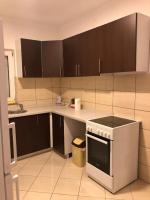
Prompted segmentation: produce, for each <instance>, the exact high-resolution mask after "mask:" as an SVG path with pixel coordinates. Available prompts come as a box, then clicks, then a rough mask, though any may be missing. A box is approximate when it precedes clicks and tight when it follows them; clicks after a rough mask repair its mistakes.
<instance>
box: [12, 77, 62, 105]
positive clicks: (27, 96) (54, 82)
mask: <svg viewBox="0 0 150 200" xmlns="http://www.w3.org/2000/svg"><path fill="white" fill-rule="evenodd" d="M15 80H16V100H17V102H19V103H22V104H23V105H24V106H25V107H34V106H47V105H51V104H52V103H54V102H55V101H56V96H58V95H59V94H60V88H59V86H60V79H59V78H16V79H15Z"/></svg>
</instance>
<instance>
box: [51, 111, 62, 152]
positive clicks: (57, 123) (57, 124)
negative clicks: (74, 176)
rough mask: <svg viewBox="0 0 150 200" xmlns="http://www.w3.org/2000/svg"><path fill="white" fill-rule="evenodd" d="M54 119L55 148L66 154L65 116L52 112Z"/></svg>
mask: <svg viewBox="0 0 150 200" xmlns="http://www.w3.org/2000/svg"><path fill="white" fill-rule="evenodd" d="M52 119H53V122H52V124H53V148H54V150H56V151H57V152H59V153H61V154H64V152H65V148H64V117H63V116H61V115H58V114H54V113H53V114H52Z"/></svg>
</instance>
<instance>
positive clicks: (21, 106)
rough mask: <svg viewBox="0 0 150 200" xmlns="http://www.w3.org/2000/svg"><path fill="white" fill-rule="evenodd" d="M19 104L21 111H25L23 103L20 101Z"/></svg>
mask: <svg viewBox="0 0 150 200" xmlns="http://www.w3.org/2000/svg"><path fill="white" fill-rule="evenodd" d="M18 106H19V107H20V110H21V111H23V110H24V109H23V104H21V103H18Z"/></svg>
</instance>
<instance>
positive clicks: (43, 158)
mask: <svg viewBox="0 0 150 200" xmlns="http://www.w3.org/2000/svg"><path fill="white" fill-rule="evenodd" d="M50 156H51V152H46V153H43V154H40V155H37V156H33V157H31V159H30V161H29V162H30V164H41V165H42V164H45V163H46V162H47V160H48V159H49V158H50Z"/></svg>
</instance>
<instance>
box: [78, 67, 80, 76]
mask: <svg viewBox="0 0 150 200" xmlns="http://www.w3.org/2000/svg"><path fill="white" fill-rule="evenodd" d="M78 76H80V65H79V64H78Z"/></svg>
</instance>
